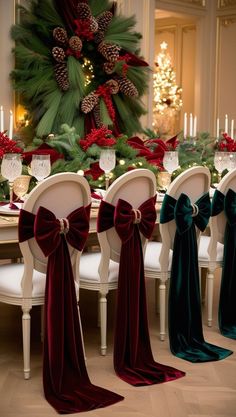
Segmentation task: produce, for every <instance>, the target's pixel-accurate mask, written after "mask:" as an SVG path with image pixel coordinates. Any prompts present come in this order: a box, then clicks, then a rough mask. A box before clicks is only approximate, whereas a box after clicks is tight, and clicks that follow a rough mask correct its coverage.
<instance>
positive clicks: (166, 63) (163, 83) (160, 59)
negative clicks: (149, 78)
mask: <svg viewBox="0 0 236 417" xmlns="http://www.w3.org/2000/svg"><path fill="white" fill-rule="evenodd" d="M160 46H161V52H160V53H159V54H158V56H157V60H156V63H155V72H154V74H153V90H154V102H153V128H154V130H155V131H160V130H161V132H160V133H161V134H163V133H168V130H169V129H170V128H169V126H168V124H169V123H170V122H171V118H173V117H175V116H176V114H177V113H178V112H179V111H180V109H181V107H182V99H181V93H182V89H181V88H180V87H178V85H177V84H176V74H175V71H174V69H173V67H172V65H171V58H170V55H169V54H168V53H167V46H168V45H167V43H166V42H162V43H161V45H160ZM164 124H165V126H164Z"/></svg>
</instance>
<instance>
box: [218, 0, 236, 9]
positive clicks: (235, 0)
mask: <svg viewBox="0 0 236 417" xmlns="http://www.w3.org/2000/svg"><path fill="white" fill-rule="evenodd" d="M235 6H236V0H219V1H218V9H227V8H229V7H235Z"/></svg>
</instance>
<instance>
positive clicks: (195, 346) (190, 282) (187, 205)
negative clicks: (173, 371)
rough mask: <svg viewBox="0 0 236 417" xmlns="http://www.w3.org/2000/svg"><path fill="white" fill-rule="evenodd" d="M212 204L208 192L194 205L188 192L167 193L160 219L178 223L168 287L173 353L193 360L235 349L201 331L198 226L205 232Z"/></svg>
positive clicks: (212, 357) (210, 358)
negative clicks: (218, 343)
mask: <svg viewBox="0 0 236 417" xmlns="http://www.w3.org/2000/svg"><path fill="white" fill-rule="evenodd" d="M210 211H211V203H210V197H209V193H205V194H204V195H203V196H202V197H200V198H199V199H198V200H197V201H196V202H195V203H194V204H192V203H191V201H190V199H189V197H188V196H187V195H186V194H181V195H180V197H179V198H178V200H175V199H174V198H173V197H171V196H169V195H168V194H166V195H165V198H164V201H163V204H162V209H161V216H160V222H161V223H166V222H169V221H171V220H175V222H176V234H175V239H174V247H173V259H172V268H171V279H170V290H169V339H170V349H171V351H172V353H173V354H174V355H176V356H178V357H180V358H182V359H185V360H188V361H190V362H207V361H213V360H219V359H223V358H225V357H226V356H228V355H230V354H231V353H232V351H230V350H227V349H223V348H221V347H219V346H215V345H212V344H210V343H207V342H205V340H204V337H203V330H202V317H201V298H200V288H199V272H198V247H197V236H196V227H197V228H198V229H199V230H201V231H203V230H204V229H205V228H206V226H207V224H208V221H209V217H210Z"/></svg>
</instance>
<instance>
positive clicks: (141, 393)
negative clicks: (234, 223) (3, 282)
mask: <svg viewBox="0 0 236 417" xmlns="http://www.w3.org/2000/svg"><path fill="white" fill-rule="evenodd" d="M216 278H217V277H216ZM217 281H219V279H216V280H215V282H216V284H217ZM153 293H154V282H151V281H149V282H148V283H147V294H148V303H149V321H150V334H151V342H152V350H153V354H154V357H155V359H156V360H157V361H158V362H160V363H164V364H169V365H171V366H175V367H177V368H179V369H181V370H184V371H185V372H186V376H185V377H184V378H182V379H180V380H177V381H173V382H168V383H164V384H160V385H153V386H149V387H140V388H135V387H131V386H129V385H128V384H126V383H125V382H123V381H121V380H120V379H119V378H117V377H116V375H115V373H114V370H113V364H112V329H113V312H114V294H110V295H109V300H108V311H109V314H110V320H109V323H108V327H109V350H108V355H107V356H106V357H101V356H100V355H99V353H98V345H99V330H98V328H97V327H96V311H97V306H96V301H97V299H96V294H91V292H90V293H88V292H83V293H82V294H81V315H82V320H83V328H84V334H85V345H86V355H87V368H88V372H89V375H90V379H91V381H92V382H94V383H95V384H96V385H100V386H103V387H105V388H109V389H111V390H114V391H115V392H117V393H119V394H121V395H123V396H124V397H125V399H124V401H122V402H120V403H118V404H116V405H114V406H110V407H107V408H102V409H99V410H95V411H90V412H89V413H81V414H78V415H80V416H81V417H85V416H91V417H106V416H107V417H121V416H124V417H134V416H135V417H147V416H149V417H150V416H153V417H236V354H235V353H234V354H233V355H231V356H230V357H228V358H227V359H225V360H223V361H219V362H209V363H203V364H192V363H189V362H186V361H183V360H181V359H178V358H176V357H174V356H173V355H172V354H171V353H170V351H169V347H168V339H167V340H166V341H165V342H160V341H159V338H158V321H159V317H158V316H157V315H156V313H155V308H154V303H153ZM217 299H218V285H215V305H216V304H217ZM203 315H205V313H204V312H203ZM216 317H217V316H216V308H215V311H214V325H213V327H212V328H211V329H209V328H208V327H207V326H206V325H204V335H205V339H206V340H207V341H209V342H211V343H214V344H218V345H220V346H223V347H227V348H230V349H232V350H235V347H236V342H235V341H233V340H231V339H227V338H224V337H223V336H221V335H220V334H219V331H218V328H217V319H216ZM205 322H206V321H205V318H204V323H205ZM39 324H40V311H39V309H37V308H34V309H33V312H32V349H31V369H32V371H31V379H30V380H28V381H25V380H24V379H23V373H22V348H21V312H20V309H19V308H18V307H13V306H7V305H3V304H0V370H1V372H0V416H1V417H51V416H55V415H56V412H55V411H54V410H53V409H52V408H51V406H50V405H49V404H48V403H47V401H46V400H45V399H44V396H43V390H42V380H41V370H42V369H41V365H42V357H41V348H42V346H41V342H40V336H39Z"/></svg>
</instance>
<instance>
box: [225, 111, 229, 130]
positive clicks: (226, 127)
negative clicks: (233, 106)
mask: <svg viewBox="0 0 236 417" xmlns="http://www.w3.org/2000/svg"><path fill="white" fill-rule="evenodd" d="M225 133H228V115H227V114H226V115H225Z"/></svg>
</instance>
